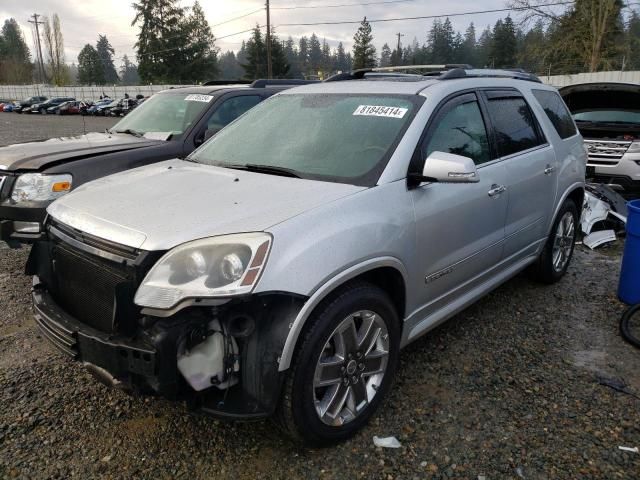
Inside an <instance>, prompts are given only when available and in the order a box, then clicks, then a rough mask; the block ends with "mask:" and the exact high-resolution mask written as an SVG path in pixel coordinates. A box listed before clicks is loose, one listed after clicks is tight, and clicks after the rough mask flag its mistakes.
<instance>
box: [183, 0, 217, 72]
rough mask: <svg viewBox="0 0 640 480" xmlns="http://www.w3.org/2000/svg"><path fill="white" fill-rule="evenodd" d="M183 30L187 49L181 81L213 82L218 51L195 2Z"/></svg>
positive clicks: (207, 25) (200, 9) (205, 20)
mask: <svg viewBox="0 0 640 480" xmlns="http://www.w3.org/2000/svg"><path fill="white" fill-rule="evenodd" d="M185 28H186V30H187V32H188V34H189V37H188V47H187V48H186V49H185V52H184V57H183V58H184V60H183V63H184V67H183V69H182V70H183V74H182V75H181V77H182V79H184V80H187V81H191V83H198V82H203V81H207V80H213V79H215V78H216V77H217V76H218V49H217V47H216V45H215V41H216V39H215V37H214V36H213V33H212V32H211V27H210V26H209V22H207V19H206V18H205V16H204V11H203V10H202V7H201V6H200V3H199V2H198V1H197V0H196V2H195V3H194V4H193V7H192V8H191V14H190V15H189V17H188V18H187V20H186V25H185Z"/></svg>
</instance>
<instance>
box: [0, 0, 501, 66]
mask: <svg viewBox="0 0 640 480" xmlns="http://www.w3.org/2000/svg"><path fill="white" fill-rule="evenodd" d="M194 1H195V0H181V1H180V4H181V6H184V7H188V6H191V5H193V3H194ZM383 1H386V2H389V3H384V4H374V5H371V4H370V5H366V6H365V5H353V4H358V3H360V4H362V3H379V2H383ZM391 2H396V3H391ZM131 3H132V0H0V21H2V23H4V20H5V19H6V18H10V17H13V18H15V19H16V20H17V21H18V23H19V24H20V26H21V27H22V29H23V33H24V35H25V38H26V40H27V43H28V44H29V46H30V47H32V46H33V39H34V38H35V37H34V35H33V34H32V26H31V24H29V23H28V20H29V16H30V15H32V14H33V13H39V14H41V15H51V14H53V13H57V14H58V15H59V16H60V22H61V25H62V33H63V36H64V44H65V53H66V61H67V63H71V62H77V56H78V53H79V52H80V50H81V49H82V47H83V46H84V45H85V44H87V43H91V44H93V45H95V43H96V39H97V36H98V34H99V33H100V34H106V35H107V37H108V38H109V41H110V42H111V44H112V45H113V46H114V48H115V49H116V61H115V63H116V65H117V66H119V65H120V63H121V60H120V59H121V57H122V56H123V55H124V54H127V55H129V56H130V58H131V59H132V60H133V61H135V54H134V49H133V44H134V43H135V41H136V34H137V32H138V30H139V29H138V27H137V26H135V27H132V26H131V21H132V20H133V17H134V14H133V9H132V8H131ZM200 3H201V5H202V6H203V8H204V10H205V13H206V16H207V20H208V21H209V24H210V25H211V26H212V29H213V33H214V34H215V36H216V37H219V38H220V37H226V38H220V40H218V42H217V45H218V47H220V49H221V50H222V51H226V50H238V48H240V44H241V42H242V40H243V39H246V38H248V36H249V33H243V34H240V35H233V36H228V35H232V34H234V33H237V32H240V31H242V30H247V29H249V28H252V27H253V26H255V25H256V23H260V24H264V23H265V22H266V19H265V14H264V10H263V11H261V12H257V13H255V14H252V15H249V16H246V17H244V18H241V19H237V20H234V21H231V22H228V23H224V24H222V25H219V24H220V23H223V22H226V21H227V20H229V19H232V18H234V17H238V16H241V15H244V14H247V13H250V12H252V11H255V10H258V9H260V8H261V7H263V6H264V2H263V1H260V0H257V1H255V0H201V1H200ZM345 4H346V5H349V4H350V5H351V6H347V7H343V8H339V7H337V5H345ZM293 6H296V7H304V6H306V7H314V6H321V7H322V8H297V9H289V10H285V9H282V10H280V9H278V7H293ZM505 6H506V1H505V0H448V1H442V0H404V1H398V0H294V1H285V0H272V2H271V8H272V23H273V24H274V25H275V27H276V29H277V34H278V35H279V36H280V37H281V38H286V37H288V36H289V35H291V36H293V37H294V38H296V39H297V38H299V37H301V36H302V35H307V36H309V35H311V34H312V33H314V32H315V33H316V34H317V35H318V36H319V37H320V38H321V39H322V38H326V39H327V41H328V42H329V44H330V45H331V46H332V47H335V46H336V45H337V44H338V42H340V41H342V42H343V43H344V45H345V47H346V48H348V49H350V48H351V45H352V43H353V34H354V33H355V31H356V29H357V25H317V26H280V27H278V25H281V24H284V23H311V22H323V21H328V22H335V21H351V20H354V21H358V20H362V18H363V17H364V16H365V15H366V16H367V18H369V19H370V20H373V19H385V18H397V17H412V16H425V15H443V14H453V13H458V12H469V11H478V10H490V9H501V8H505ZM504 16H506V13H504V12H502V13H485V14H474V15H467V16H459V17H452V18H451V20H452V22H453V24H454V27H455V28H456V30H461V31H464V30H465V29H466V27H467V25H468V24H469V22H471V21H473V22H474V23H475V24H476V27H477V29H478V31H481V30H482V29H484V28H485V27H486V26H487V25H493V24H494V23H495V22H496V20H497V19H498V18H500V17H504ZM432 22H433V20H406V21H394V22H383V23H374V24H372V28H373V34H374V37H375V44H376V47H377V48H378V53H379V51H380V48H381V46H382V45H383V44H384V43H385V42H386V43H389V45H394V44H395V42H397V37H396V36H395V34H396V33H397V32H402V33H403V34H404V35H405V36H404V37H403V38H402V40H403V42H405V43H407V42H411V41H412V40H413V39H414V38H417V39H418V41H419V42H420V43H424V41H425V39H426V35H427V32H428V30H429V28H430V26H431V24H432ZM227 36H228V37H227Z"/></svg>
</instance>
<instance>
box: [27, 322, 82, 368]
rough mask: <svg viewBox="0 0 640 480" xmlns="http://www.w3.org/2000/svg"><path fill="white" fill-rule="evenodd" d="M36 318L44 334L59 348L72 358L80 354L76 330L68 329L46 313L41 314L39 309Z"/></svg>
mask: <svg viewBox="0 0 640 480" xmlns="http://www.w3.org/2000/svg"><path fill="white" fill-rule="evenodd" d="M35 319H36V324H37V325H38V328H39V329H40V332H41V333H42V335H43V336H44V337H45V338H46V339H47V340H49V341H50V342H51V343H53V345H54V346H55V347H56V348H57V349H58V350H60V351H61V352H63V353H65V354H67V355H69V356H70V357H72V358H76V357H77V356H78V349H77V340H76V334H75V332H72V331H71V330H68V329H67V328H65V327H63V326H62V325H60V324H57V323H53V322H52V321H50V320H49V319H48V318H47V316H46V315H41V314H40V313H39V312H38V311H37V310H36V314H35Z"/></svg>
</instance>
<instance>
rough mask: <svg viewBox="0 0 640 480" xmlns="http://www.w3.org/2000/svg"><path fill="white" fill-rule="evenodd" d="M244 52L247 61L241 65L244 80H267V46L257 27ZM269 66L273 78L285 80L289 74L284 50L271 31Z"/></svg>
mask: <svg viewBox="0 0 640 480" xmlns="http://www.w3.org/2000/svg"><path fill="white" fill-rule="evenodd" d="M246 52H247V61H246V63H245V64H242V67H243V68H244V76H245V78H247V79H249V80H255V79H258V78H267V45H266V43H265V39H264V37H263V35H262V32H261V31H260V27H259V26H258V25H256V27H255V28H254V29H253V34H252V35H251V39H250V40H249V41H248V42H247V43H246ZM271 66H272V69H273V76H274V77H275V78H285V77H286V76H287V74H288V73H289V64H288V63H287V58H286V57H285V54H284V48H283V46H282V43H280V41H279V40H278V37H277V36H276V35H275V34H274V32H273V30H272V32H271Z"/></svg>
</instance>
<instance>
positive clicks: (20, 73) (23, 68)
mask: <svg viewBox="0 0 640 480" xmlns="http://www.w3.org/2000/svg"><path fill="white" fill-rule="evenodd" d="M32 70H33V66H32V65H31V55H30V53H29V47H27V44H26V42H25V41H24V37H23V35H22V31H21V30H20V26H19V25H18V22H16V20H15V19H13V18H9V19H7V20H5V22H4V25H3V26H2V32H1V34H0V83H28V82H30V81H31V75H32Z"/></svg>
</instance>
